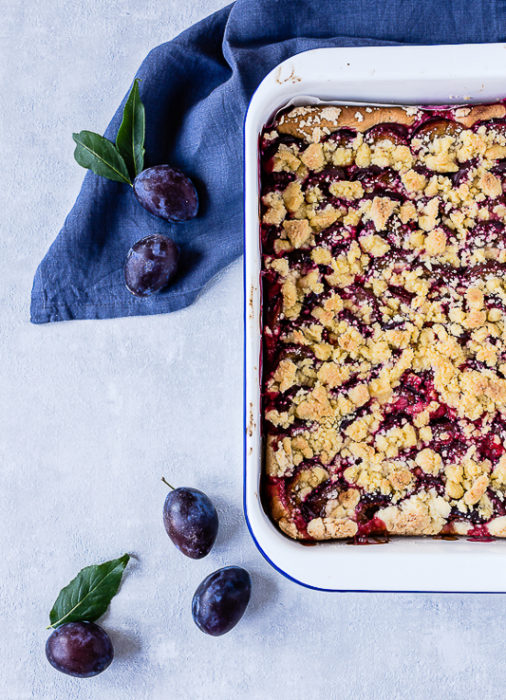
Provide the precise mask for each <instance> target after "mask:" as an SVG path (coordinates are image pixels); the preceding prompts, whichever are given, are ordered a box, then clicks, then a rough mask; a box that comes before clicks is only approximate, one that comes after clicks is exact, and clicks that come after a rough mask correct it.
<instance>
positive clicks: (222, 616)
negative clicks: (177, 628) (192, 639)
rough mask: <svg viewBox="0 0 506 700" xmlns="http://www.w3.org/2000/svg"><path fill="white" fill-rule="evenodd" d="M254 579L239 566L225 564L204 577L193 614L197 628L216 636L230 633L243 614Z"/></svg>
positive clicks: (196, 597) (195, 600)
mask: <svg viewBox="0 0 506 700" xmlns="http://www.w3.org/2000/svg"><path fill="white" fill-rule="evenodd" d="M250 595H251V578H250V575H249V574H248V572H247V571H246V570H245V569H242V568H241V567H240V566H226V567H225V568H223V569H218V571H215V572H214V573H212V574H209V576H208V577H207V578H205V579H204V580H203V581H202V583H201V584H200V586H199V587H198V588H197V590H196V591H195V595H194V596H193V601H192V615H193V620H194V622H195V624H196V625H197V627H198V628H199V629H200V630H202V632H205V633H206V634H210V635H212V636H213V637H219V636H220V635H222V634H226V633H227V632H230V630H231V629H232V628H233V627H235V625H236V624H237V623H238V622H239V620H240V619H241V617H242V616H243V615H244V611H245V610H246V608H247V607H248V603H249V599H250Z"/></svg>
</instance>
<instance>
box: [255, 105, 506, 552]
mask: <svg viewBox="0 0 506 700" xmlns="http://www.w3.org/2000/svg"><path fill="white" fill-rule="evenodd" d="M505 179H506V108H505V106H504V104H503V103H497V104H492V105H478V106H468V107H455V108H451V109H449V108H431V109H425V108H424V109H420V108H415V107H408V108H400V107H399V108H385V107H336V106H317V107H296V108H294V109H293V108H292V109H291V111H285V112H284V113H282V114H280V115H278V116H277V117H276V119H275V121H274V122H273V123H271V124H270V125H268V126H267V127H266V128H265V130H264V132H263V134H262V137H261V187H262V190H261V203H262V209H261V212H262V227H261V238H262V251H263V270H262V278H263V308H264V328H263V416H264V425H263V434H264V440H265V470H264V471H265V473H264V494H265V497H266V501H267V505H268V510H269V512H270V513H271V515H272V517H273V519H274V520H275V521H276V522H277V523H278V525H279V527H280V528H281V529H282V531H283V532H284V533H286V534H287V535H289V536H290V537H293V538H297V539H305V540H311V539H314V540H325V539H335V538H348V537H354V538H356V539H357V540H359V541H360V538H364V537H366V536H369V535H379V534H392V535H438V534H441V535H467V536H468V537H472V538H485V537H490V536H498V537H505V536H506V498H505V496H506V328H505V314H506V275H505V272H506V231H505V224H506V205H505V200H504V194H503V185H504V181H505Z"/></svg>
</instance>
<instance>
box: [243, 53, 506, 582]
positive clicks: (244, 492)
mask: <svg viewBox="0 0 506 700" xmlns="http://www.w3.org/2000/svg"><path fill="white" fill-rule="evenodd" d="M309 50H310V51H311V50H313V49H309ZM301 53H305V52H301ZM294 55H295V54H294ZM290 58H291V57H289V58H288V59H285V61H286V60H290ZM285 61H282V62H281V63H280V64H278V66H275V67H274V69H273V70H276V69H277V68H278V67H279V66H280V65H282V64H283V63H285ZM272 72H273V71H269V73H267V75H266V76H264V78H263V79H262V81H261V82H260V84H259V85H258V87H257V88H256V90H255V91H254V92H253V94H252V96H251V98H250V101H249V103H248V107H247V109H246V112H245V114H244V120H243V124H242V130H243V166H242V176H243V185H244V184H245V182H246V128H245V127H246V119H247V117H248V113H249V110H250V106H251V102H252V101H253V98H254V97H255V95H256V93H257V91H258V89H259V87H260V85H261V84H262V82H263V81H264V80H265V79H266V78H267V77H268V76H269V75H270V74H271V73H272ZM245 196H246V188H245V187H244V197H243V236H242V237H243V264H242V270H243V430H244V433H243V488H242V493H243V497H242V503H243V511H244V519H245V521H246V526H247V528H248V530H249V533H250V535H251V538H252V540H253V542H254V543H255V545H256V548H257V549H258V551H259V552H260V554H261V555H262V556H263V558H264V559H265V560H266V561H267V562H268V563H269V564H270V565H271V566H272V568H273V569H275V570H276V571H277V572H278V573H280V574H281V575H282V576H284V578H286V579H288V580H289V581H292V582H293V583H297V584H298V585H299V586H302V587H303V588H309V589H310V590H313V591H322V592H324V593H397V594H399V593H400V594H403V593H421V594H428V595H432V594H434V593H438V594H441V595H505V594H506V591H438V590H430V591H419V590H390V589H381V590H378V589H373V588H321V587H320V586H312V585H311V584H309V583H304V581H300V580H299V579H297V578H295V577H294V576H291V575H290V574H288V573H287V572H286V571H283V569H280V567H279V566H278V565H277V564H275V563H274V562H273V561H272V559H271V558H270V557H269V555H268V554H267V553H266V552H265V551H264V550H263V549H262V546H261V545H260V543H259V541H258V540H257V538H256V536H255V533H254V532H253V528H252V526H251V523H250V520H249V517H248V506H247V503H246V469H247V467H246V463H247V450H248V446H247V430H246V426H247V420H248V417H247V415H248V412H247V393H246V326H247V321H248V318H247V308H246V304H247V301H246V300H247V298H248V296H247V289H246V250H247V249H246V207H245V205H244V198H245ZM260 293H261V289H260Z"/></svg>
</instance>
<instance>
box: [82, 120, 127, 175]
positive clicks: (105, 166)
mask: <svg viewBox="0 0 506 700" xmlns="http://www.w3.org/2000/svg"><path fill="white" fill-rule="evenodd" d="M72 138H73V139H74V141H75V142H76V144H77V145H76V150H75V151H74V158H75V159H76V160H77V162H78V163H79V165H82V166H83V168H88V170H93V172H94V173H96V174H97V175H101V176H102V177H107V178H109V180H115V181H116V182H126V183H127V184H128V185H131V184H132V183H131V181H130V177H129V175H128V169H127V166H126V165H125V161H124V160H123V157H122V155H121V154H120V153H119V151H118V150H117V149H116V146H115V145H114V144H113V143H111V141H109V140H108V139H106V138H104V137H103V136H100V134H95V133H93V131H80V132H79V133H78V134H72Z"/></svg>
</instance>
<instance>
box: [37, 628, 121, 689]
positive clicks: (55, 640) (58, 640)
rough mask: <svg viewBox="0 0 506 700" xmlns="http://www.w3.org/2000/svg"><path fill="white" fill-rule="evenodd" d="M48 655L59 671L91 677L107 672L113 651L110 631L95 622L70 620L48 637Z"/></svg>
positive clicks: (81, 676)
mask: <svg viewBox="0 0 506 700" xmlns="http://www.w3.org/2000/svg"><path fill="white" fill-rule="evenodd" d="M46 656H47V660H48V661H49V663H50V664H51V666H53V668H55V669H56V670H57V671H61V672H62V673H67V674H68V675H69V676H77V677H79V678H89V677H90V676H96V675H97V674H98V673H102V671H105V669H106V668H107V667H108V666H109V664H110V663H111V661H112V660H113V657H114V650H113V648H112V643H111V640H110V639H109V635H108V634H107V632H105V631H104V630H103V629H102V628H101V627H99V626H98V625H96V624H95V623H94V622H67V624H65V625H61V626H60V627H58V628H57V629H55V631H54V632H53V633H52V634H51V636H50V637H49V639H48V640H47V642H46Z"/></svg>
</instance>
